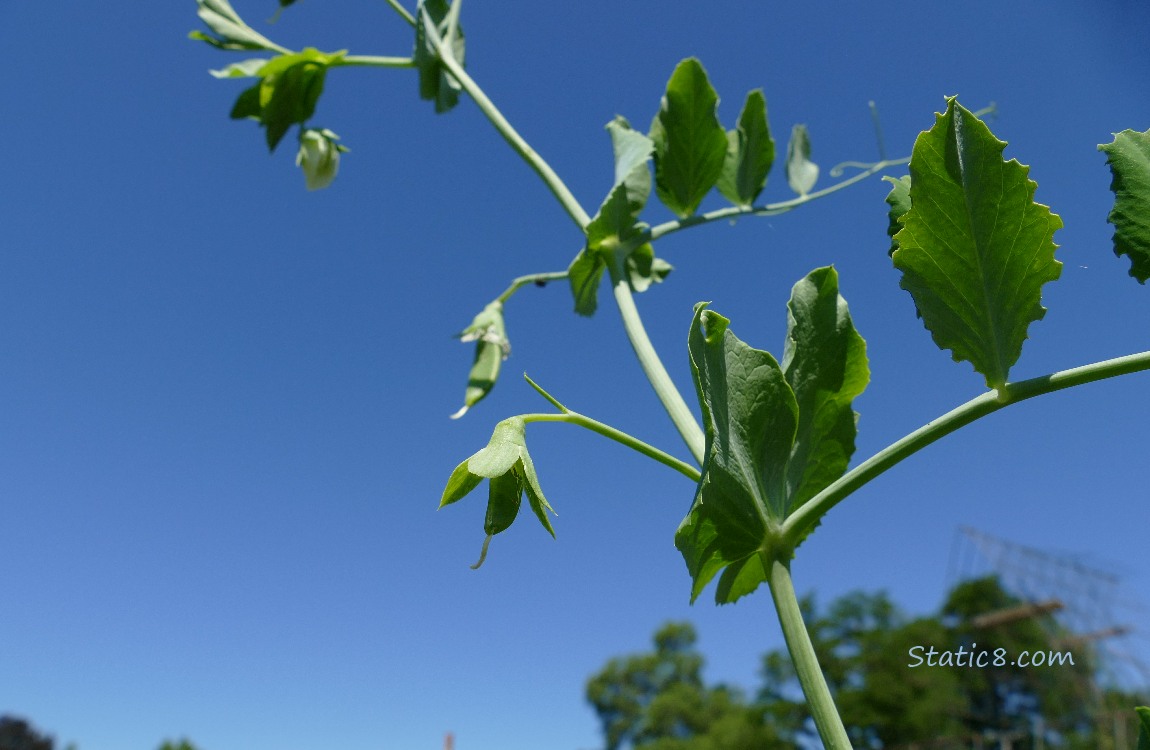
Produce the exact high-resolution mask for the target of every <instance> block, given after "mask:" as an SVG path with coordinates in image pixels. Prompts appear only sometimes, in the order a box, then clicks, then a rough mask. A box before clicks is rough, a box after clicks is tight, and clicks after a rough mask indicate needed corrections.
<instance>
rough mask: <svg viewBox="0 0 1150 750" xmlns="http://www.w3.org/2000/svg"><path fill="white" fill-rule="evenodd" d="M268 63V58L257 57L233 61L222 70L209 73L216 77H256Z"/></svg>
mask: <svg viewBox="0 0 1150 750" xmlns="http://www.w3.org/2000/svg"><path fill="white" fill-rule="evenodd" d="M267 64H268V60H267V58H263V57H256V58H253V59H251V60H244V61H242V62H238V63H232V64H231V65H229V66H227V67H226V68H222V69H220V70H209V71H208V73H210V74H211V75H212V76H214V77H216V78H254V77H255V76H258V75H259V71H260V68H262V67H263V66H265V65H267Z"/></svg>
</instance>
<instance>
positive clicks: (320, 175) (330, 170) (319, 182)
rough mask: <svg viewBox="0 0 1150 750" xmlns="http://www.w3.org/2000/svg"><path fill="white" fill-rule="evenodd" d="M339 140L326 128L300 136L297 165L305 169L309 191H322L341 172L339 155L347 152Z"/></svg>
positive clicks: (310, 130) (307, 131) (305, 132)
mask: <svg viewBox="0 0 1150 750" xmlns="http://www.w3.org/2000/svg"><path fill="white" fill-rule="evenodd" d="M337 140H339V136H338V135H336V134H335V133H333V132H331V131H330V130H328V129H326V128H325V129H323V130H312V129H308V130H305V131H304V132H303V134H302V135H300V139H299V153H298V154H296V157H295V163H296V165H297V166H299V167H300V168H301V169H303V174H304V178H305V179H306V180H307V189H308V190H322V189H323V188H325V187H327V186H328V185H330V184H331V183H332V180H334V179H335V176H336V174H337V173H338V172H339V154H340V152H341V151H347V148H346V147H345V146H341V145H339V144H338V143H336V141H337Z"/></svg>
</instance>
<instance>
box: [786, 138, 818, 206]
mask: <svg viewBox="0 0 1150 750" xmlns="http://www.w3.org/2000/svg"><path fill="white" fill-rule="evenodd" d="M818 179H819V165H818V164H815V163H814V162H813V161H811V136H810V133H808V132H807V126H806V125H795V126H794V127H793V128H791V140H790V141H788V142H787V184H788V185H790V186H791V190H794V191H795V192H796V193H798V194H799V195H806V194H807V193H809V192H811V188H813V187H814V186H815V182H817V181H818Z"/></svg>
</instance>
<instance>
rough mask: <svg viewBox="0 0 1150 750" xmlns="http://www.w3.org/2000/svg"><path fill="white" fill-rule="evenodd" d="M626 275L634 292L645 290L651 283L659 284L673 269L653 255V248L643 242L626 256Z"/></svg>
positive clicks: (648, 243)
mask: <svg viewBox="0 0 1150 750" xmlns="http://www.w3.org/2000/svg"><path fill="white" fill-rule="evenodd" d="M626 267H627V276H628V278H629V279H630V281H631V288H632V289H634V290H635V291H636V292H640V293H642V292H645V291H647V290H648V289H649V288H650V287H651V285H652V284H661V283H663V279H665V278H667V275H668V274H670V273H671V271H673V270H675V267H674V266H672V265H671V264H670V263H668V262H667V261H665V260H663V259H662V258H656V257H655V248H654V247H652V246H651V243H650V242H645V243H643V244H642V245H640V246H639V247H637V248H635V250H634V251H633V252H632V253H631V254H630V255H628V256H627V265H626Z"/></svg>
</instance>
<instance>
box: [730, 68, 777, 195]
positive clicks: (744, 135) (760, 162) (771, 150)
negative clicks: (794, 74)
mask: <svg viewBox="0 0 1150 750" xmlns="http://www.w3.org/2000/svg"><path fill="white" fill-rule="evenodd" d="M774 163H775V141H774V139H773V138H771V128H770V125H768V124H767V100H766V98H765V97H764V96H763V91H762V89H755V90H754V91H750V92H748V93H747V100H746V101H745V102H743V111H742V112H741V113H740V114H739V122H738V125H737V126H736V127H735V129H734V130H731V131H729V132H728V133H727V157H726V160H725V161H724V162H723V171H722V173H721V174H720V175H719V181H718V182H717V183H716V187H718V189H719V192H720V193H722V194H723V196H724V197H725V198H726V199H727V200H729V201H730V202H731V203H734V204H735V205H736V206H750V205H752V204H753V203H754V202H755V199H756V198H758V197H759V193H761V192H763V187H764V186H766V184H767V174H768V173H770V171H771V165H772V164H774Z"/></svg>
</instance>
